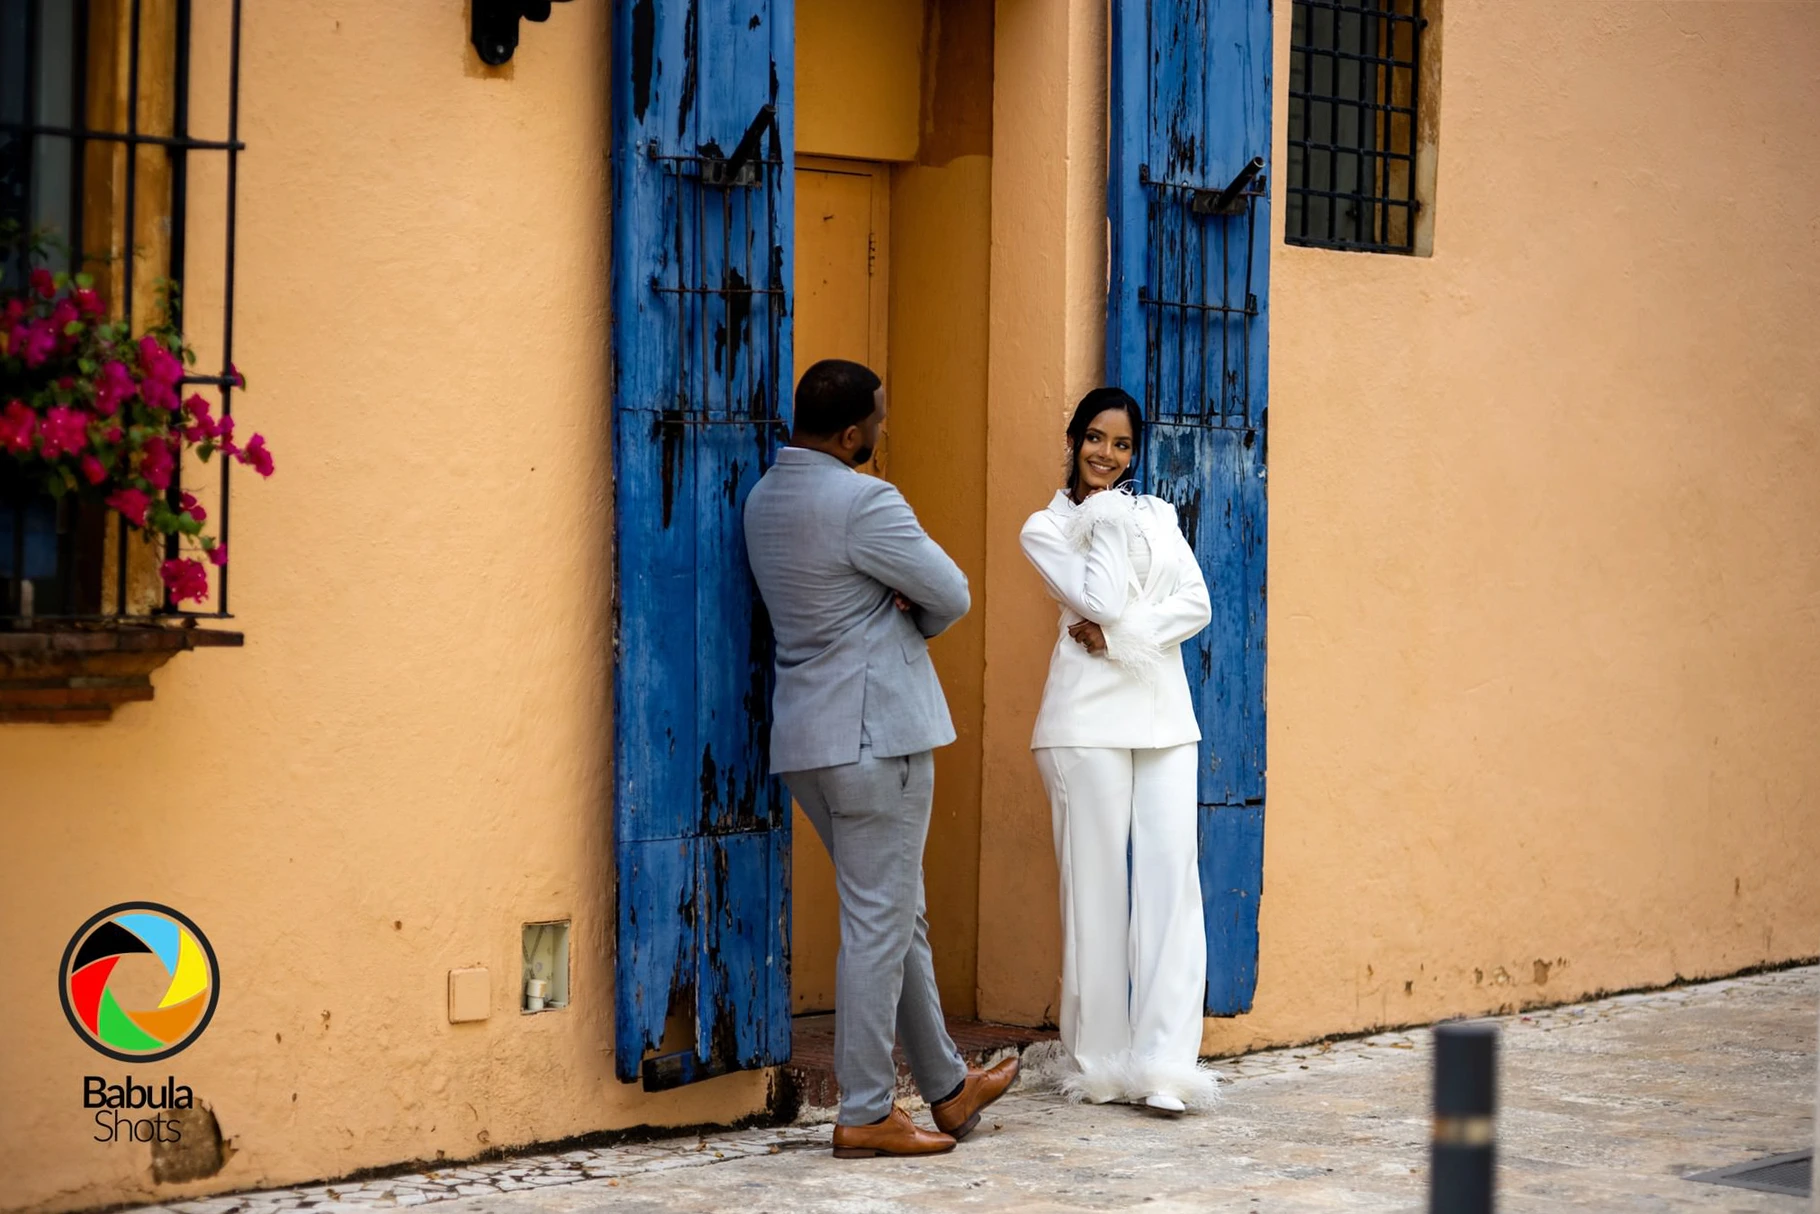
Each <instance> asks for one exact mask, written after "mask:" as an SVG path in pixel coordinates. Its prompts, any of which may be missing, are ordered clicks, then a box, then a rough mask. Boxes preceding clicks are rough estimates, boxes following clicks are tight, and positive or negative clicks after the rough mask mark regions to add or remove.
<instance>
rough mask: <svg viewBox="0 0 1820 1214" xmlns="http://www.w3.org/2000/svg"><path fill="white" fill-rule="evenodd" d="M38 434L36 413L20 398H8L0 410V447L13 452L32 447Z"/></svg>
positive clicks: (27, 449) (19, 452) (16, 452)
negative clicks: (33, 440) (4, 406)
mask: <svg viewBox="0 0 1820 1214" xmlns="http://www.w3.org/2000/svg"><path fill="white" fill-rule="evenodd" d="M37 435H38V415H37V414H36V413H33V412H32V410H31V407H30V406H29V405H27V404H26V403H25V402H24V401H22V400H9V401H7V402H6V408H5V409H4V410H0V447H4V448H6V449H7V450H8V451H11V452H14V453H15V454H22V453H24V452H27V451H30V450H31V449H32V439H34V438H36V437H37Z"/></svg>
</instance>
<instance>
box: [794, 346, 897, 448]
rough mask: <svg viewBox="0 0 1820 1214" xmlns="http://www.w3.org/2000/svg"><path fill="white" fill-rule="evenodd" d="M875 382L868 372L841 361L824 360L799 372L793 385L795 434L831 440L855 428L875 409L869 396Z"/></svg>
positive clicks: (860, 367)
mask: <svg viewBox="0 0 1820 1214" xmlns="http://www.w3.org/2000/svg"><path fill="white" fill-rule="evenodd" d="M878 386H879V378H878V376H876V375H874V374H873V373H872V370H871V368H869V367H863V366H861V365H860V364H859V363H854V362H848V361H847V360H846V359H844V358H824V359H822V360H821V361H820V362H818V363H816V364H815V365H814V366H813V367H810V368H809V369H808V370H807V371H804V372H803V377H802V379H800V380H798V381H797V384H796V418H795V424H796V432H797V433H798V434H806V435H808V436H810V437H812V438H832V437H833V436H834V435H836V434H839V433H840V432H841V431H843V430H845V429H846V428H847V427H848V426H857V425H859V424H860V423H861V422H863V421H865V420H866V419H867V418H868V417H871V416H872V410H873V409H874V408H875V407H877V402H876V401H874V400H873V398H872V394H873V393H874V392H876V391H878Z"/></svg>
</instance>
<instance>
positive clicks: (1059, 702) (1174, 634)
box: [1020, 490, 1213, 750]
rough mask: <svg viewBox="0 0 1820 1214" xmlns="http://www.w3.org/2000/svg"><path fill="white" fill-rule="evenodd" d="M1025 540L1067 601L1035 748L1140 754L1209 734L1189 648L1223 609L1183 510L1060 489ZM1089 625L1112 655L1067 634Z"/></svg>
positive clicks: (1123, 495) (1122, 495) (1124, 495)
mask: <svg viewBox="0 0 1820 1214" xmlns="http://www.w3.org/2000/svg"><path fill="white" fill-rule="evenodd" d="M1134 528H1135V529H1136V530H1137V531H1138V532H1139V533H1141V534H1142V535H1143V537H1144V539H1145V540H1146V541H1147V543H1148V544H1149V547H1150V572H1149V576H1148V577H1146V578H1145V579H1144V580H1143V581H1142V583H1140V582H1139V580H1138V578H1137V575H1136V574H1135V572H1134V571H1133V569H1132V564H1131V556H1130V539H1131V529H1134ZM1020 539H1021V542H1022V544H1023V548H1024V555H1025V556H1027V557H1029V558H1030V563H1031V564H1033V565H1035V566H1036V570H1037V572H1038V573H1040V574H1042V577H1043V582H1044V583H1045V584H1046V585H1047V586H1048V587H1049V593H1050V594H1051V595H1053V596H1054V597H1055V599H1056V601H1057V602H1059V603H1060V604H1061V606H1062V611H1061V621H1060V624H1059V625H1058V627H1057V630H1056V642H1055V652H1054V653H1053V654H1052V655H1051V656H1050V659H1049V679H1048V682H1047V683H1046V684H1045V685H1044V687H1043V702H1042V707H1041V708H1040V709H1039V710H1038V712H1037V715H1036V731H1035V733H1034V735H1033V736H1032V737H1031V740H1030V745H1031V747H1032V748H1033V749H1036V748H1041V747H1047V746H1097V747H1107V748H1112V749H1121V750H1122V749H1130V750H1139V749H1146V748H1151V747H1163V746H1180V745H1182V744H1184V743H1187V742H1198V741H1200V738H1201V730H1200V726H1199V724H1198V723H1196V721H1195V719H1194V704H1193V702H1192V701H1191V700H1190V699H1189V696H1188V679H1187V676H1186V675H1185V674H1184V673H1183V671H1182V649H1181V646H1182V642H1183V641H1185V640H1187V639H1188V638H1190V637H1192V636H1193V635H1194V634H1195V633H1197V632H1199V631H1200V630H1201V629H1203V628H1205V627H1206V626H1207V623H1208V621H1209V620H1211V619H1212V618H1213V611H1212V607H1211V605H1210V603H1209V602H1208V598H1207V583H1206V581H1205V579H1204V578H1202V576H1201V567H1200V563H1199V562H1197V561H1196V560H1195V558H1194V550H1193V549H1192V548H1190V547H1189V546H1188V541H1187V540H1186V539H1185V538H1184V537H1183V535H1182V532H1181V528H1180V527H1179V526H1178V525H1177V523H1176V515H1175V507H1173V506H1171V505H1170V504H1169V503H1168V502H1166V501H1164V500H1163V499H1162V498H1159V497H1148V496H1145V497H1139V496H1136V495H1134V494H1131V493H1129V492H1125V491H1119V490H1113V491H1107V492H1102V493H1096V494H1094V495H1093V496H1092V497H1089V498H1088V499H1087V500H1086V501H1084V502H1082V503H1081V504H1080V505H1078V506H1077V505H1075V504H1074V503H1073V502H1072V501H1070V500H1069V497H1068V494H1067V493H1066V492H1058V493H1057V494H1056V495H1055V500H1054V501H1052V502H1050V503H1049V506H1048V508H1047V509H1045V510H1039V511H1037V512H1036V513H1035V514H1033V515H1031V516H1030V518H1029V520H1028V521H1027V522H1025V524H1024V530H1023V533H1022V536H1021V537H1020ZM1082 620H1092V621H1093V622H1094V623H1096V624H1098V625H1099V626H1100V629H1101V631H1103V632H1104V633H1105V635H1106V652H1105V653H1104V654H1091V653H1088V652H1087V650H1086V649H1085V648H1083V647H1082V646H1081V644H1080V643H1079V642H1077V641H1076V640H1075V639H1074V638H1073V637H1071V636H1069V635H1068V629H1069V628H1070V627H1071V626H1072V625H1074V624H1077V623H1079V622H1080V621H1082Z"/></svg>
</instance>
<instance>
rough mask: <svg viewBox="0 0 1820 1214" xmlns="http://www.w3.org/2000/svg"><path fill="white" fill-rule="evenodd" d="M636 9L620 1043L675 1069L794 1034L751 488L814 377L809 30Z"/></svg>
mask: <svg viewBox="0 0 1820 1214" xmlns="http://www.w3.org/2000/svg"><path fill="white" fill-rule="evenodd" d="M613 25H614V30H613V63H612V73H613V96H612V105H613V198H612V208H613V294H612V299H613V316H612V335H613V336H612V340H613V472H614V482H615V493H616V502H615V515H614V518H615V527H614V538H615V540H616V544H615V569H614V572H615V574H616V587H615V608H616V610H615V617H614V680H613V688H614V703H613V793H614V812H613V828H614V830H613V844H614V849H615V856H616V861H617V871H618V891H617V893H618V907H619V910H618V939H617V956H616V963H615V967H614V976H615V981H616V984H617V986H616V992H615V1000H614V1003H615V1008H614V1010H615V1020H614V1023H615V1031H616V1036H615V1042H614V1045H615V1051H614V1062H615V1069H616V1070H617V1072H618V1074H619V1077H620V1078H621V1079H623V1080H626V1081H628V1082H630V1081H632V1080H634V1079H638V1078H641V1077H642V1078H643V1080H644V1085H645V1087H647V1088H651V1089H656V1088H665V1087H674V1086H676V1085H678V1084H683V1083H690V1082H694V1081H696V1080H699V1079H704V1078H707V1077H709V1076H712V1075H718V1074H722V1073H725V1072H727V1071H732V1070H741V1069H747V1068H752V1067H761V1066H768V1065H771V1064H774V1063H778V1062H782V1061H785V1060H786V1059H788V1057H789V1055H790V977H789V975H790V966H789V953H788V941H789V915H790V884H789V875H790V803H789V800H788V799H787V797H786V796H785V794H784V792H783V790H782V787H781V785H780V784H779V783H778V782H777V781H776V780H775V779H773V778H771V777H770V776H769V775H768V773H767V765H766V756H765V750H766V745H767V740H768V738H767V735H768V726H767V721H768V716H769V704H770V696H771V645H770V625H769V623H768V622H767V620H766V619H765V616H764V613H763V610H762V608H761V607H760V606H759V604H758V601H757V596H756V592H755V590H754V588H753V585H752V578H751V573H750V572H749V570H748V569H747V566H746V558H745V545H744V541H743V537H742V533H741V526H740V512H741V510H742V508H743V506H744V504H745V498H746V494H747V492H748V491H749V490H750V489H751V487H752V485H753V484H754V483H755V482H756V480H757V479H758V476H759V474H760V473H761V472H762V471H763V470H764V468H765V467H766V465H767V464H768V463H769V462H770V459H771V456H772V453H773V451H774V450H775V448H776V444H777V441H778V438H779V435H780V433H781V432H782V431H783V428H784V412H783V411H784V409H785V408H786V405H787V401H788V399H789V376H790V328H789V298H790V296H789V289H790V286H789V271H790V264H791V231H790V229H791V214H792V211H791V207H792V190H791V175H790V171H789V164H790V159H791V131H792V77H793V72H792V43H793V37H794V32H793V20H792V14H791V4H790V0H619V2H618V3H617V5H616V7H615V11H614V18H613ZM666 1024H669V1025H670V1026H671V1030H672V1032H671V1043H670V1045H669V1046H667V1047H666V1046H664V1044H663V1042H664V1039H665V1029H666ZM658 1050H663V1051H665V1052H661V1053H659V1054H657V1055H655V1056H652V1057H647V1054H648V1053H649V1052H650V1051H658Z"/></svg>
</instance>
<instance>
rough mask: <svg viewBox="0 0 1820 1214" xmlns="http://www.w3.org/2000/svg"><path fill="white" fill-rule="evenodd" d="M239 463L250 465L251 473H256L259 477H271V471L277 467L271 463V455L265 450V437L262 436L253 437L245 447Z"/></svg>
mask: <svg viewBox="0 0 1820 1214" xmlns="http://www.w3.org/2000/svg"><path fill="white" fill-rule="evenodd" d="M241 462H242V463H244V464H250V465H251V466H252V469H253V471H255V472H257V473H258V474H259V475H260V476H270V475H272V472H273V470H274V469H275V468H276V467H277V465H275V464H274V463H272V453H271V452H270V451H267V450H266V449H265V435H263V434H255V435H253V437H252V439H251V441H249V442H248V443H247V445H246V451H245V453H244V454H243V455H242V458H241Z"/></svg>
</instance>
